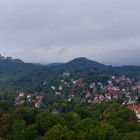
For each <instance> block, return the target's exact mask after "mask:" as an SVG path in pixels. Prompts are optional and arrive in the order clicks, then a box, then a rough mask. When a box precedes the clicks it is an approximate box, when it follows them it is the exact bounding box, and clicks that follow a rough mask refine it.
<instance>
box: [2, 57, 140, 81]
mask: <svg viewBox="0 0 140 140" xmlns="http://www.w3.org/2000/svg"><path fill="white" fill-rule="evenodd" d="M83 69H96V71H98V70H99V71H100V72H102V73H104V72H106V73H115V74H122V75H123V74H124V75H130V76H131V75H135V76H140V67H139V66H121V67H114V66H107V65H104V64H101V63H98V62H96V61H93V60H89V59H87V58H84V57H80V58H76V59H73V60H71V61H69V62H67V63H53V64H49V65H37V64H32V63H24V62H23V61H22V60H20V59H12V58H11V57H7V58H4V57H1V58H0V82H1V81H3V80H4V81H7V80H8V81H11V80H14V81H20V82H21V81H28V82H30V81H33V79H35V80H37V79H38V80H40V79H42V80H45V79H47V78H48V77H50V76H53V75H55V74H59V73H62V72H65V71H69V72H72V71H77V70H83Z"/></svg>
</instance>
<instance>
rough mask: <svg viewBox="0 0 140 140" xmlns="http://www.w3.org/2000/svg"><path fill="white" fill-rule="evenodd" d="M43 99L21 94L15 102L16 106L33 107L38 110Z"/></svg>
mask: <svg viewBox="0 0 140 140" xmlns="http://www.w3.org/2000/svg"><path fill="white" fill-rule="evenodd" d="M43 99H44V96H43V95H32V94H26V93H24V92H20V93H19V94H18V96H16V97H15V100H14V101H15V104H16V105H33V106H34V107H36V108H40V107H41V105H42V101H43Z"/></svg>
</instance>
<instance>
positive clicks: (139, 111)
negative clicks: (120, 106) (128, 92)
mask: <svg viewBox="0 0 140 140" xmlns="http://www.w3.org/2000/svg"><path fill="white" fill-rule="evenodd" d="M128 109H130V110H132V111H134V112H135V114H136V117H137V119H139V120H140V106H139V105H129V106H128Z"/></svg>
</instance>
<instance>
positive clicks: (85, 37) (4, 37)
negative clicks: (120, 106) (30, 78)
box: [0, 0, 140, 65]
mask: <svg viewBox="0 0 140 140" xmlns="http://www.w3.org/2000/svg"><path fill="white" fill-rule="evenodd" d="M139 5H140V1H138V0H133V1H132V0H123V1H122V0H106V1H104V0H98V1H94V0H88V1H87V0H71V1H69V0H59V1H58V0H47V1H46V0H41V1H39V0H20V1H19V0H12V1H11V0H6V1H3V0H0V17H1V18H0V53H1V54H2V55H4V56H12V57H13V58H19V59H21V60H23V61H25V62H32V63H43V64H44V63H55V62H68V61H70V60H72V59H74V58H77V57H87V58H89V59H92V60H94V61H97V62H101V63H104V64H111V65H140V62H139V59H140V55H139V52H140V40H139V38H140V28H139V24H140V14H139V13H140V8H139Z"/></svg>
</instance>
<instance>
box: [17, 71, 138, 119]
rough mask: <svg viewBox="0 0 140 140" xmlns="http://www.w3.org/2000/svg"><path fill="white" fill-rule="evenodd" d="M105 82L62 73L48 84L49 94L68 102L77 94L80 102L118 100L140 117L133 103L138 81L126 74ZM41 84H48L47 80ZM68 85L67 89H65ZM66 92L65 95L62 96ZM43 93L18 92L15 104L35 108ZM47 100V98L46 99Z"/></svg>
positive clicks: (40, 101)
mask: <svg viewBox="0 0 140 140" xmlns="http://www.w3.org/2000/svg"><path fill="white" fill-rule="evenodd" d="M108 79H109V80H108V81H106V84H104V83H102V82H91V83H88V82H86V80H84V79H83V78H82V77H80V78H78V79H74V78H72V77H71V76H70V73H69V72H65V73H63V74H62V78H61V79H60V81H59V83H58V84H57V86H56V85H51V86H50V85H49V86H50V87H49V88H50V91H51V95H53V96H54V97H60V98H59V99H61V98H64V97H65V100H67V101H68V102H71V101H72V99H74V98H76V97H77V96H78V97H80V99H81V102H82V103H86V104H87V103H88V104H101V103H103V102H108V101H112V100H120V101H121V102H122V104H123V105H127V106H128V108H129V109H131V110H133V111H134V112H135V113H136V115H137V117H138V118H139V119H140V107H139V106H137V107H136V105H135V103H136V102H137V100H138V98H139V96H140V81H135V80H134V79H130V78H128V77H126V76H120V77H115V76H109V78H108ZM43 86H48V84H47V82H44V83H43ZM66 87H68V89H69V90H67V91H65V92H68V93H65V92H64V90H65V88H66ZM64 94H66V95H67V96H64ZM44 95H45V94H43V95H36V94H35V95H34V94H25V93H24V92H20V93H19V94H18V96H17V97H15V104H22V105H24V104H32V105H33V106H34V107H36V108H41V106H42V101H43V99H44V98H45V96H44ZM46 100H47V99H46Z"/></svg>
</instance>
